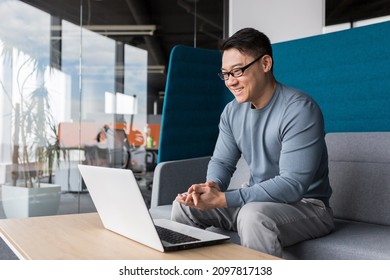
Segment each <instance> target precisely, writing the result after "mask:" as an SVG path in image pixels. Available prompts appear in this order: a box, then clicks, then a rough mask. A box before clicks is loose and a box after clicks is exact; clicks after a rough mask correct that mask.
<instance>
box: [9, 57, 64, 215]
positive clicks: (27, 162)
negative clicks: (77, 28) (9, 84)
mask: <svg viewBox="0 0 390 280" xmlns="http://www.w3.org/2000/svg"><path fill="white" fill-rule="evenodd" d="M45 69H46V66H44V65H41V64H39V63H38V62H37V61H36V60H34V59H33V58H31V57H28V56H24V57H23V58H22V63H21V64H20V66H19V69H18V71H17V73H18V74H17V77H16V84H17V88H18V90H17V93H18V96H12V97H11V95H10V94H8V97H9V99H10V100H11V102H10V103H11V104H12V131H13V132H12V166H11V176H10V177H11V182H8V183H6V184H4V185H3V186H2V200H3V201H2V204H3V208H4V213H5V215H6V216H7V218H11V217H12V218H14V217H27V216H40V215H54V214H57V211H58V207H59V203H60V194H61V187H60V186H59V185H55V184H54V185H53V184H52V181H53V180H52V177H53V176H52V173H53V166H54V162H55V161H56V160H58V159H59V155H60V149H59V144H58V137H57V130H56V124H55V120H54V118H53V116H52V113H51V108H50V102H49V97H50V95H49V91H48V90H47V88H46V87H45V80H44V73H45ZM3 88H4V87H3ZM14 92H15V90H14ZM14 99H17V102H15V101H14Z"/></svg>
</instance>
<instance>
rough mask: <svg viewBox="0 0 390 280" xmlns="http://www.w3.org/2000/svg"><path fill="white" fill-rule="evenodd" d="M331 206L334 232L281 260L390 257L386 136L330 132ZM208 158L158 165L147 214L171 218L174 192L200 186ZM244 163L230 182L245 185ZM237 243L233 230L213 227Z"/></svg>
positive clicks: (389, 158)
mask: <svg viewBox="0 0 390 280" xmlns="http://www.w3.org/2000/svg"><path fill="white" fill-rule="evenodd" d="M326 143H327V147H328V153H329V178H330V183H331V186H332V189H333V194H332V196H331V200H330V204H331V207H332V209H333V212H334V221H335V229H334V231H333V232H332V233H330V234H329V235H327V236H324V237H321V238H317V239H312V240H307V241H304V242H301V243H298V244H295V245H293V246H290V247H286V248H284V252H283V258H285V259H309V260H319V259H330V260H336V259H337V260H341V259H343V260H357V259H366V260H368V259H390V211H389V208H387V207H388V205H389V204H390V149H389V147H390V132H346V133H343V132H342V133H328V134H327V135H326ZM209 160H210V157H207V156H206V157H199V158H191V159H182V160H174V161H167V162H162V163H159V164H158V165H157V168H156V170H155V173H154V179H153V187H152V198H151V208H150V212H151V214H152V216H153V217H155V218H169V217H170V212H171V203H172V201H173V200H174V198H175V197H176V195H177V193H180V192H184V191H186V190H187V188H188V187H189V186H190V185H191V184H192V183H198V182H204V181H205V177H206V171H207V164H208V162H209ZM248 176H249V171H248V166H247V165H246V163H245V161H244V160H243V159H240V161H239V162H238V164H237V169H236V171H235V173H234V175H233V178H232V181H231V183H230V186H229V189H230V188H236V187H240V186H241V185H242V183H243V182H247V181H248ZM208 230H213V231H218V232H221V233H224V234H227V235H229V236H230V237H231V241H232V242H234V243H237V244H239V243H240V239H239V236H238V234H237V233H236V232H229V231H225V230H220V229H217V228H210V229H208Z"/></svg>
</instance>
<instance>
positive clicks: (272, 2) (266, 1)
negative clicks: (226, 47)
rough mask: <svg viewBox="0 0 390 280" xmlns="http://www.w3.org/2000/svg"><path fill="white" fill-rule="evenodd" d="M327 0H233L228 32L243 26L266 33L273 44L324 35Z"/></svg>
mask: <svg viewBox="0 0 390 280" xmlns="http://www.w3.org/2000/svg"><path fill="white" fill-rule="evenodd" d="M324 25H325V1H324V0H293V1H292V0H230V2H229V35H232V34H233V33H234V32H236V31H238V30H239V29H241V28H244V27H253V28H256V29H258V30H260V31H262V32H264V33H265V34H266V35H267V36H268V37H269V38H270V40H271V42H272V43H277V42H283V41H289V40H293V39H298V38H304V37H309V36H314V35H318V34H322V28H323V26H324Z"/></svg>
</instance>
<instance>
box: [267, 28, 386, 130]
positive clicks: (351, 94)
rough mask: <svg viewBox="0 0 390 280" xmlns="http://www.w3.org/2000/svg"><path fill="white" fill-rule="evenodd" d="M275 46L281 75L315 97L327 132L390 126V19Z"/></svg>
mask: <svg viewBox="0 0 390 280" xmlns="http://www.w3.org/2000/svg"><path fill="white" fill-rule="evenodd" d="M273 48H274V60H275V69H274V72H275V76H276V78H277V79H278V80H280V81H281V82H283V83H285V84H287V85H290V86H293V87H296V88H299V89H302V90H304V91H305V92H307V93H308V94H309V95H311V96H312V97H313V98H314V99H316V101H317V102H318V103H319V105H320V107H321V109H322V111H323V113H324V117H325V128H326V131H327V132H364V131H367V132H374V131H390V22H385V23H380V24H375V25H370V26H366V27H360V28H354V29H350V30H346V31H340V32H336V33H331V34H326V35H319V36H314V37H309V38H305V39H299V40H294V41H289V42H284V43H278V44H274V46H273Z"/></svg>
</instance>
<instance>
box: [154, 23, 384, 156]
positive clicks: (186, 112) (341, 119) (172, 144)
mask: <svg viewBox="0 0 390 280" xmlns="http://www.w3.org/2000/svg"><path fill="white" fill-rule="evenodd" d="M389 36H390V22H385V23H380V24H375V25H370V26H366V27H360V28H355V29H350V30H345V31H340V32H335V33H330V34H325V35H318V36H313V37H309V38H304V39H299V40H293V41H289V42H283V43H277V44H274V45H273V49H274V64H275V66H274V72H275V77H276V79H277V80H278V81H280V82H282V83H283V84H285V85H288V86H292V87H296V88H298V89H301V90H303V91H305V92H306V93H308V94H309V95H311V96H312V97H313V98H314V99H315V100H316V101H317V102H318V104H319V105H320V107H321V109H322V111H323V114H324V118H325V129H326V132H381V131H390V39H389ZM220 66H221V53H220V52H219V51H216V50H205V49H200V48H197V49H194V48H191V47H184V46H178V47H175V48H174V49H173V51H172V54H171V58H170V63H169V69H168V77H167V85H166V92H165V94H166V95H165V100H164V107H163V116H162V126H161V133H160V135H161V139H160V147H159V162H162V161H167V160H176V159H185V158H193V157H202V156H209V155H212V152H213V149H214V145H215V141H216V138H217V135H218V122H219V116H220V113H221V112H222V110H223V108H224V106H225V105H226V103H228V102H229V101H230V100H232V98H233V96H232V94H230V93H229V92H228V90H227V89H226V87H225V86H224V83H223V82H222V81H220V80H219V78H218V77H217V74H216V73H217V72H218V71H219V70H220Z"/></svg>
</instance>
